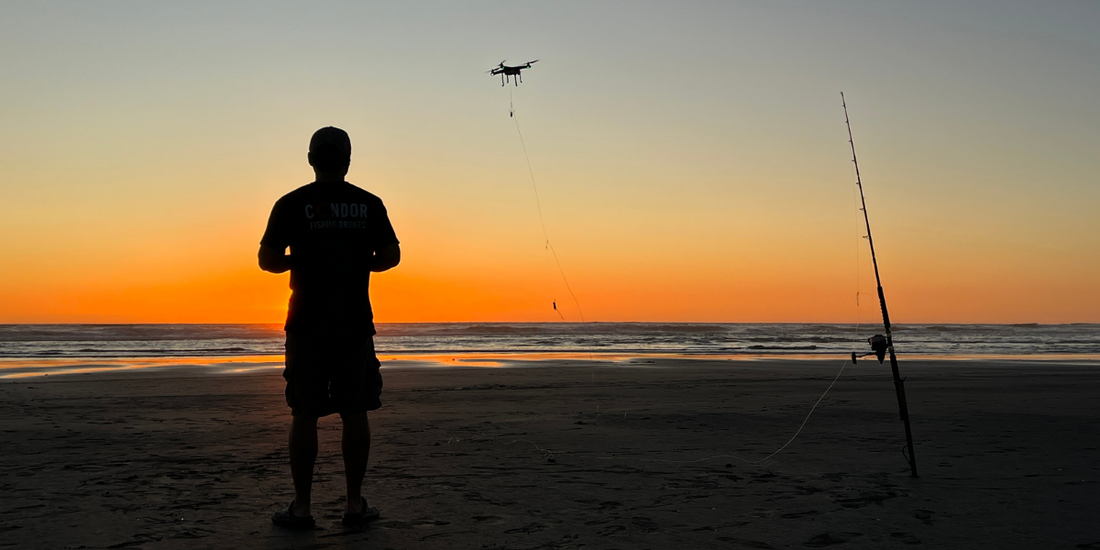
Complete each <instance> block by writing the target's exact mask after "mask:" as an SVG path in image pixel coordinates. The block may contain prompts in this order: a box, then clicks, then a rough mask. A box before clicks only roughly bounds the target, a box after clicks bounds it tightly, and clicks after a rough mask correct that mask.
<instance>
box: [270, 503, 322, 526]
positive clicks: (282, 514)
mask: <svg viewBox="0 0 1100 550" xmlns="http://www.w3.org/2000/svg"><path fill="white" fill-rule="evenodd" d="M271 523H274V524H275V525H278V526H279V527H287V528H290V529H313V526H314V525H315V524H316V522H315V521H313V516H296V515H294V501H293V500H292V501H290V506H287V507H286V510H282V511H279V512H275V515H273V516H271Z"/></svg>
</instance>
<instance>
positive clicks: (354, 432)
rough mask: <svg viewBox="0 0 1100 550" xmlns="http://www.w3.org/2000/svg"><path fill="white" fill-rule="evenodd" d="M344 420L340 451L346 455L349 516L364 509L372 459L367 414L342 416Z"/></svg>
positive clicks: (345, 471)
mask: <svg viewBox="0 0 1100 550" xmlns="http://www.w3.org/2000/svg"><path fill="white" fill-rule="evenodd" d="M340 418H342V419H343V420H344V438H343V440H342V441H341V446H340V450H341V451H342V452H343V455H344V475H345V476H346V479H347V484H348V510H347V512H348V513H349V514H357V513H359V511H360V510H362V509H363V500H362V494H363V493H362V489H363V477H364V476H366V473H367V460H368V459H369V458H370V422H369V421H368V420H367V413H365V412H364V413H358V414H341V415H340Z"/></svg>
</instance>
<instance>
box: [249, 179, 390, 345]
mask: <svg viewBox="0 0 1100 550" xmlns="http://www.w3.org/2000/svg"><path fill="white" fill-rule="evenodd" d="M395 243H397V235H395V234H394V232H393V226H392V225H390V218H389V216H387V215H386V207H385V206H384V205H383V204H382V199H379V198H378V197H376V196H374V195H372V194H370V193H368V192H366V191H364V190H362V189H360V188H358V187H356V186H354V185H352V184H350V183H347V182H339V183H337V182H314V183H311V184H309V185H304V186H302V187H299V188H298V189H295V190H294V191H291V192H290V193H287V194H286V195H285V196H283V198H281V199H279V200H278V201H277V202H276V203H275V207H274V208H272V209H271V218H269V219H268V221H267V231H265V232H264V236H263V239H261V240H260V244H262V245H264V246H269V247H271V248H274V249H276V250H279V251H280V252H281V251H283V250H285V249H286V247H290V258H291V263H290V265H291V268H290V289H291V290H292V293H291V296H290V307H289V309H288V311H287V316H286V330H287V331H288V332H296V333H326V334H333V333H338V334H347V335H373V334H374V315H373V313H372V312H371V307H370V295H369V294H368V292H367V285H368V284H369V283H370V269H369V264H368V260H369V259H370V257H371V255H372V254H373V253H375V252H378V251H380V250H382V249H383V248H386V247H387V246H390V245H391V244H395Z"/></svg>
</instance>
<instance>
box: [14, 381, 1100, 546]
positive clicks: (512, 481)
mask: <svg viewBox="0 0 1100 550" xmlns="http://www.w3.org/2000/svg"><path fill="white" fill-rule="evenodd" d="M652 361H653V362H651V363H649V362H647V363H637V364H622V363H617V364H616V363H606V362H594V361H588V362H584V361H570V362H562V361H558V362H553V361H543V362H531V363H525V364H521V365H520V366H517V367H515V368H469V367H466V368H464V367H446V368H441V367H437V368H388V369H386V370H385V371H384V373H385V383H386V388H385V392H384V395H383V401H384V406H383V408H382V409H381V410H379V411H377V412H376V413H372V415H371V422H372V428H373V431H374V444H373V449H372V456H371V467H370V468H369V470H368V480H367V484H366V488H365V491H366V494H367V496H368V499H369V500H370V501H371V502H372V504H375V505H376V506H378V507H379V508H380V509H381V511H382V517H381V519H380V520H378V521H376V522H374V523H373V524H371V525H370V526H369V527H367V528H364V529H358V530H346V529H344V528H343V527H341V526H340V523H339V519H340V513H341V511H342V509H341V496H342V495H341V492H342V489H343V472H342V465H341V462H340V456H339V431H338V430H339V420H338V418H327V419H323V420H322V421H321V450H320V455H319V459H318V466H317V472H316V484H315V486H314V490H315V496H314V515H315V516H316V517H317V519H318V527H317V529H316V530H314V531H311V532H290V531H285V530H282V529H279V528H276V527H273V526H272V525H271V523H270V520H269V517H270V515H271V514H272V513H273V512H275V511H276V510H278V509H280V508H282V507H284V506H285V505H286V504H287V502H289V500H290V499H291V498H292V489H291V483H290V475H289V465H288V463H287V454H286V445H285V439H286V431H287V425H288V411H287V409H286V407H285V404H284V402H283V397H282V388H283V386H282V379H281V378H280V376H279V371H278V370H269V371H263V372H259V373H246V374H216V375H214V374H209V373H203V372H197V371H195V370H194V369H192V370H186V369H161V370H155V371H148V372H125V373H118V372H115V373H95V374H86V375H67V376H49V377H38V378H26V379H19V380H5V381H3V382H2V383H0V444H2V448H3V454H2V458H0V460H2V463H0V466H2V468H0V488H2V494H3V496H4V498H3V502H2V503H0V547H5V548H378V549H384V548H441V549H442V548H500V549H505V548H507V549H518V548H654V549H660V548H804V547H811V548H812V547H824V546H835V547H837V548H911V547H914V546H917V545H920V546H921V547H925V548H1068V549H1086V548H1100V523H1098V522H1096V521H1095V516H1096V514H1097V512H1098V511H1100V483H1098V482H1100V451H1098V450H1097V449H1098V445H1100V404H1098V401H1097V396H1098V395H1100V370H1098V369H1097V368H1096V365H1095V364H1094V362H1093V363H1092V364H1089V363H1087V362H1085V363H1083V364H1078V365H1074V364H1066V363H1051V362H1008V361H1005V362H992V361H983V362H978V361H904V359H903V363H902V371H903V374H904V375H906V376H908V377H909V381H908V382H907V390H908V394H909V403H910V410H911V415H912V419H913V430H914V435H915V438H916V450H917V461H918V466H919V468H920V474H921V477H920V478H917V479H914V478H911V477H910V476H909V470H908V466H907V464H906V462H905V460H904V458H903V456H902V454H901V448H902V446H903V445H904V435H903V429H902V424H901V422H900V421H899V419H898V413H897V405H896V402H895V398H894V391H893V385H892V383H891V380H890V376H889V368H888V367H885V366H880V365H878V364H877V363H875V362H866V363H864V362H861V363H860V364H859V365H858V366H855V367H852V366H849V367H848V368H847V369H846V370H845V372H844V374H843V375H842V376H841V378H840V379H839V381H838V382H837V383H836V385H835V386H834V387H833V389H832V391H831V392H830V393H829V394H828V395H827V396H826V397H825V399H824V400H822V402H821V404H820V405H819V407H818V409H817V410H816V412H815V413H814V415H813V416H812V417H811V419H810V421H809V422H808V423H807V424H806V427H805V428H804V430H803V431H802V433H801V435H800V436H799V437H798V438H796V439H795V440H794V441H793V442H792V443H791V444H790V445H789V446H788V447H787V448H786V449H784V450H783V451H782V452H780V453H779V454H777V455H775V456H774V457H772V458H770V459H766V460H765V458H766V457H767V456H768V455H769V454H771V453H772V452H773V451H775V450H776V449H778V448H779V447H781V446H782V445H783V444H784V443H786V442H787V440H788V439H790V437H791V436H792V435H793V434H794V433H795V431H796V430H797V429H798V427H799V425H800V424H801V423H802V421H803V418H804V417H805V415H806V413H807V411H808V410H809V408H810V407H811V406H812V405H813V403H814V402H815V401H816V400H817V398H818V397H819V396H820V395H821V392H823V391H824V390H825V388H826V387H827V386H828V385H829V383H830V382H831V381H832V379H833V377H834V376H835V375H836V372H837V370H838V368H839V367H840V362H839V361H835V362H834V361H783V360H767V361H763V360H762V361H686V360H671V359H669V360H662V359H653V360H652Z"/></svg>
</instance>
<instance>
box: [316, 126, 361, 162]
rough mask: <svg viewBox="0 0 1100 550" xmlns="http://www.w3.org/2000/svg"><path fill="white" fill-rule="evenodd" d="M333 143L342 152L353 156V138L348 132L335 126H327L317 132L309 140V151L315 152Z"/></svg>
mask: <svg viewBox="0 0 1100 550" xmlns="http://www.w3.org/2000/svg"><path fill="white" fill-rule="evenodd" d="M326 145H331V146H333V147H335V148H336V149H338V150H339V151H340V152H341V153H344V154H346V155H348V156H351V138H350V137H348V133H347V132H345V131H343V130H341V129H339V128H336V127H334V126H325V127H324V128H321V129H320V130H317V131H316V132H313V137H312V138H310V140H309V152H310V153H314V152H317V151H319V150H321V149H324V148H326V147H325V146H326Z"/></svg>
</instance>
